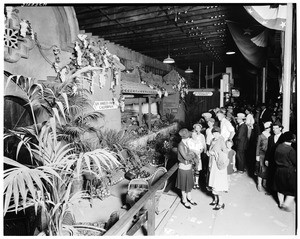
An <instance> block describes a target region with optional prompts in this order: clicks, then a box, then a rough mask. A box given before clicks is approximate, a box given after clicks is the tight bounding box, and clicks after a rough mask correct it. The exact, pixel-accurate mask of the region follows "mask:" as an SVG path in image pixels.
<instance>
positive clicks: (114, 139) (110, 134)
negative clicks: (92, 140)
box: [98, 129, 132, 150]
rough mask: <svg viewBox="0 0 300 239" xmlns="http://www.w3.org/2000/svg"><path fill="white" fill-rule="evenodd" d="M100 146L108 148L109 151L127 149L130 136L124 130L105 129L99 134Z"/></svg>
mask: <svg viewBox="0 0 300 239" xmlns="http://www.w3.org/2000/svg"><path fill="white" fill-rule="evenodd" d="M98 137H99V140H100V142H101V143H100V144H101V146H104V147H108V148H109V149H110V150H115V149H116V147H117V148H121V149H125V148H129V141H130V140H131V139H132V136H131V135H130V134H129V133H127V132H126V131H124V130H119V131H118V130H114V129H105V130H102V131H100V132H99V136H98Z"/></svg>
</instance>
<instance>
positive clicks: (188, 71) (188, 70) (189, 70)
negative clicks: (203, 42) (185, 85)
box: [185, 67, 194, 74]
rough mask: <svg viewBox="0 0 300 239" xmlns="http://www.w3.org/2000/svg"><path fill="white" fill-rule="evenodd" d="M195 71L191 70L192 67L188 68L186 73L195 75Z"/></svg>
mask: <svg viewBox="0 0 300 239" xmlns="http://www.w3.org/2000/svg"><path fill="white" fill-rule="evenodd" d="M193 72H194V71H193V70H192V69H191V68H190V67H188V68H187V69H186V70H185V73H187V74H189V73H193Z"/></svg>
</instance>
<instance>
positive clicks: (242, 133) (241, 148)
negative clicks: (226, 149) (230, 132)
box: [233, 113, 248, 173]
mask: <svg viewBox="0 0 300 239" xmlns="http://www.w3.org/2000/svg"><path fill="white" fill-rule="evenodd" d="M245 119H246V115H245V114H244V113H238V114H237V118H236V121H237V123H238V128H237V132H236V134H235V136H234V139H233V141H234V144H235V149H236V164H237V165H236V168H237V170H238V171H239V173H244V171H245V162H246V154H245V152H246V149H247V144H248V127H247V125H246V124H245Z"/></svg>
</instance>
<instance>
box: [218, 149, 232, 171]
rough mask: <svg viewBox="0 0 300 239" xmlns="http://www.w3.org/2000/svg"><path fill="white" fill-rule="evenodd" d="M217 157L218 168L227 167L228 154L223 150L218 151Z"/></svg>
mask: <svg viewBox="0 0 300 239" xmlns="http://www.w3.org/2000/svg"><path fill="white" fill-rule="evenodd" d="M215 159H216V164H217V168H218V169H219V170H223V169H225V168H226V167H227V166H228V164H229V158H228V155H227V154H226V153H224V152H222V151H220V152H219V153H216V156H215Z"/></svg>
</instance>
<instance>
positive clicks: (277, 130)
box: [265, 121, 283, 194]
mask: <svg viewBox="0 0 300 239" xmlns="http://www.w3.org/2000/svg"><path fill="white" fill-rule="evenodd" d="M272 130H273V133H274V135H271V136H270V137H269V138H268V147H267V151H266V156H265V165H266V166H267V167H268V176H267V194H271V193H272V192H273V181H274V173H275V162H274V154H275V150H276V148H277V146H278V142H280V141H281V135H282V130H283V126H282V124H281V123H280V122H279V121H277V122H275V123H274V124H273V125H272Z"/></svg>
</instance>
